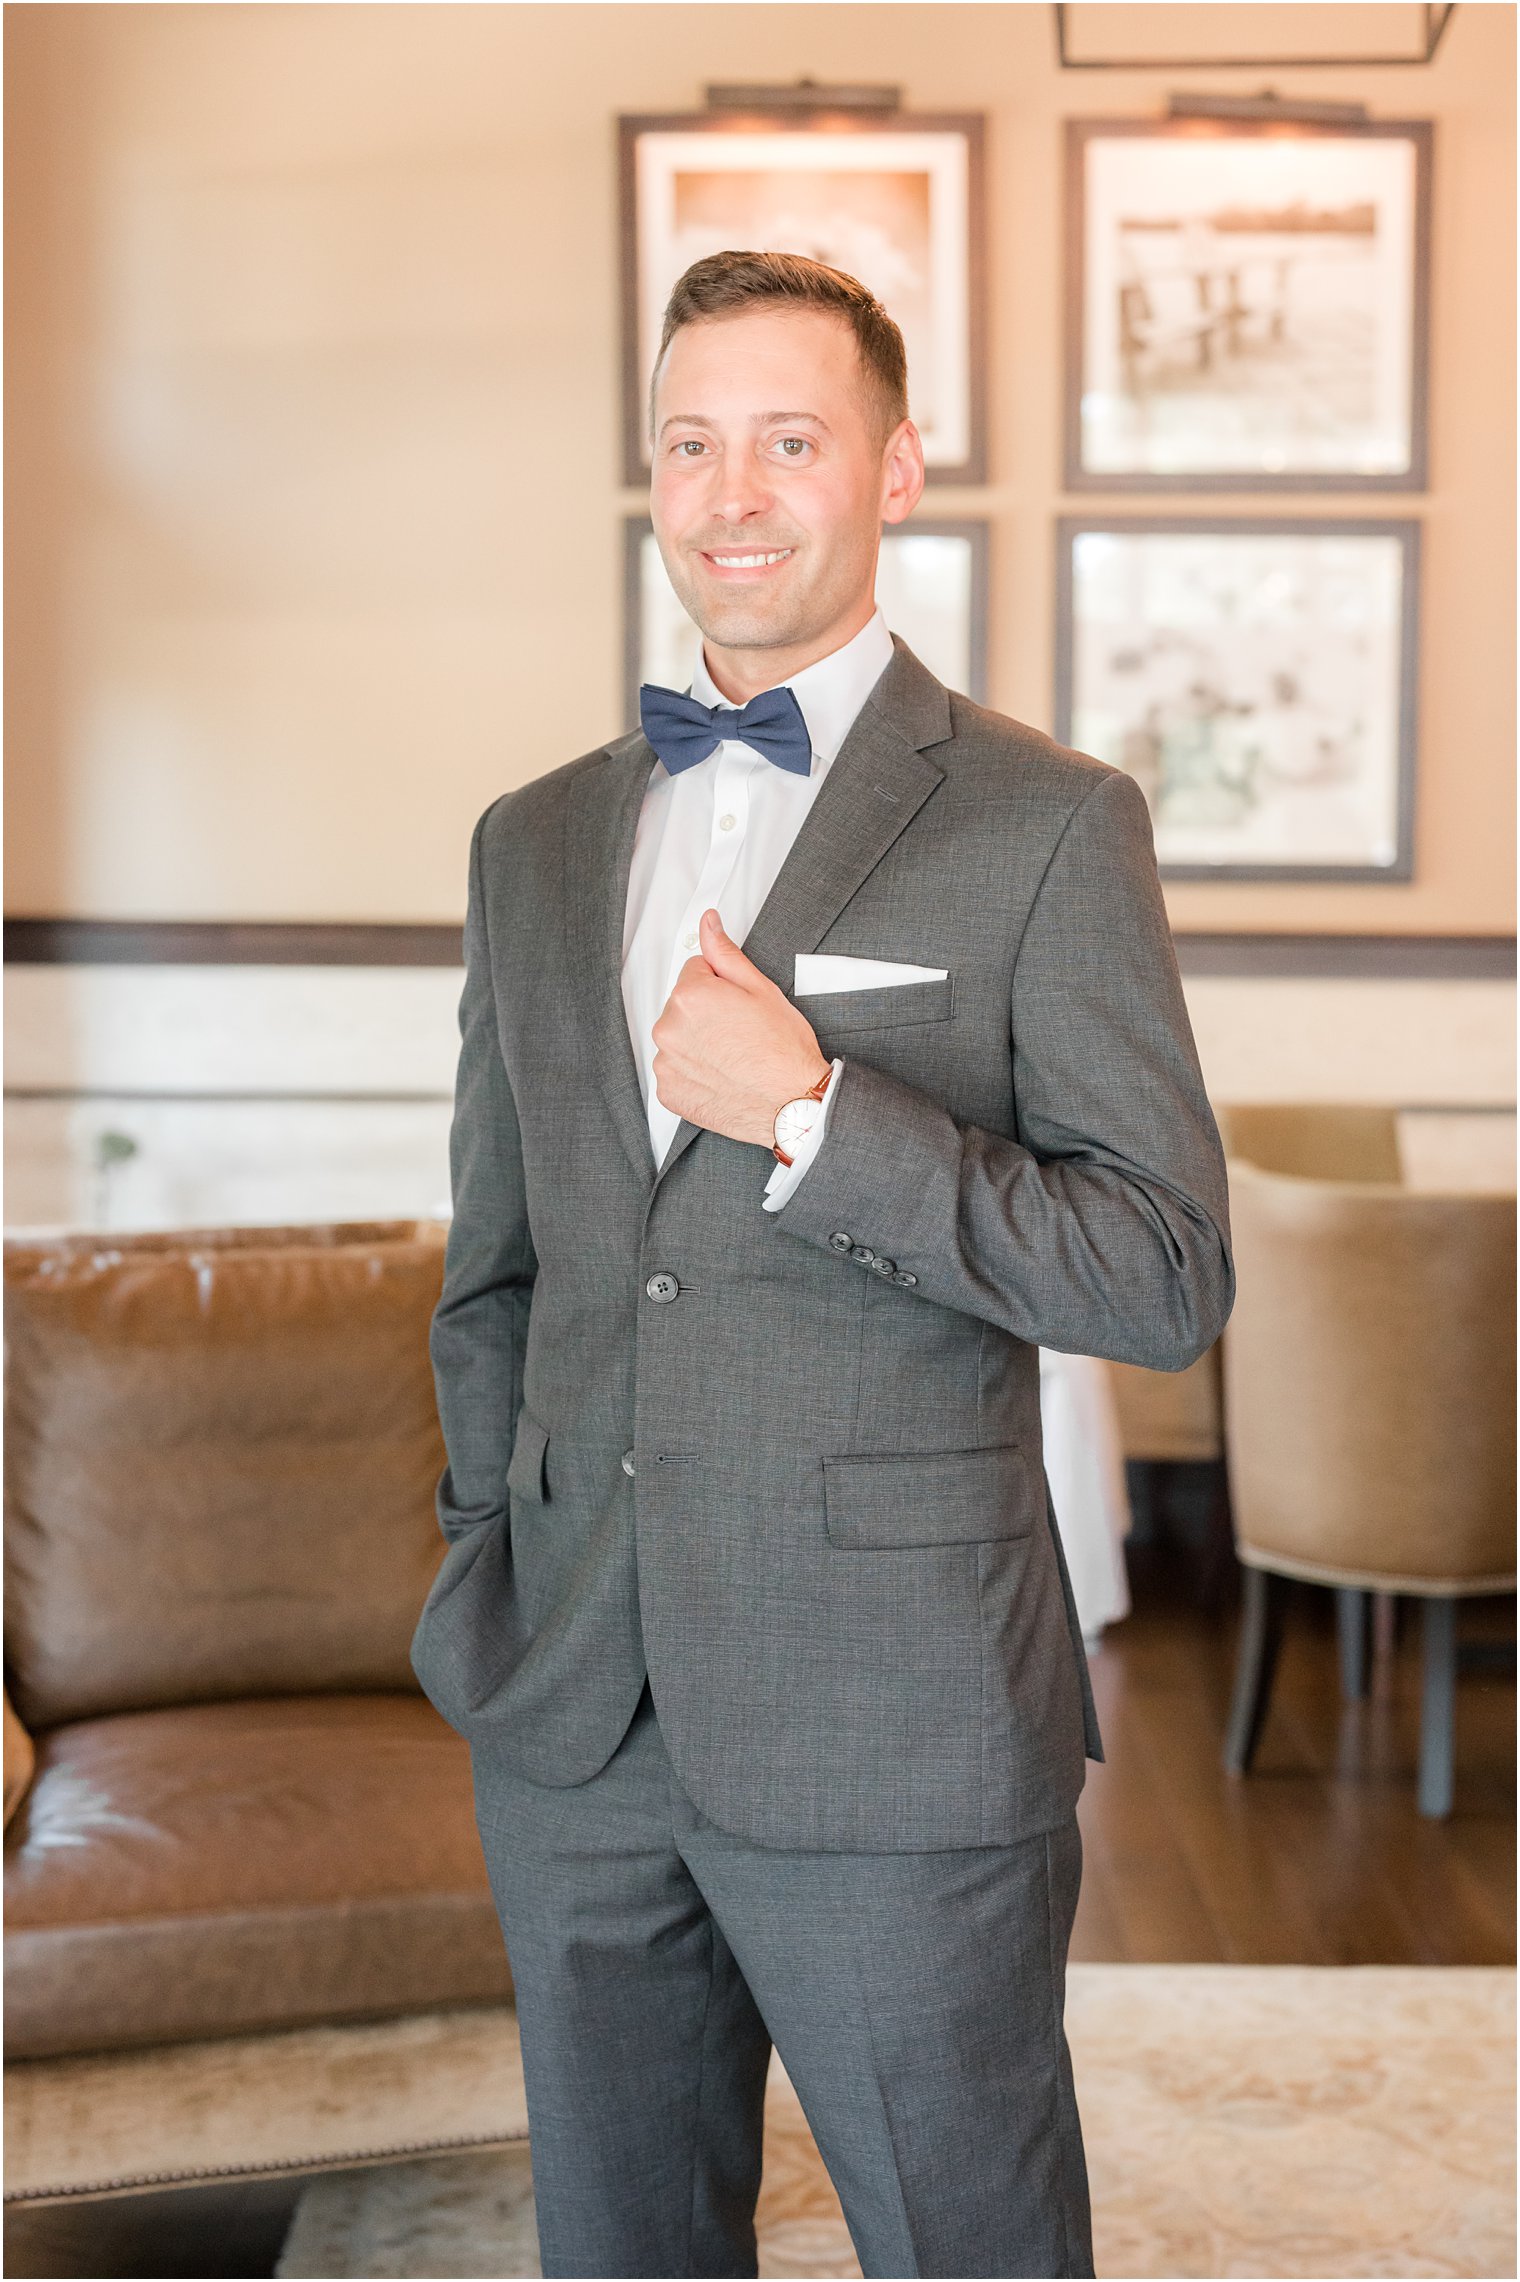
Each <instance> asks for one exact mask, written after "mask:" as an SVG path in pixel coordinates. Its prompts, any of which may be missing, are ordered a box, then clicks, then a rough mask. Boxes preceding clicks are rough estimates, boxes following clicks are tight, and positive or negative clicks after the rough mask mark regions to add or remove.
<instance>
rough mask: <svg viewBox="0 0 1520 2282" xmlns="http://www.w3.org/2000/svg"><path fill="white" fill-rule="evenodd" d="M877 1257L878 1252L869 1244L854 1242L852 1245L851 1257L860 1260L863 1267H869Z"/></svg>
mask: <svg viewBox="0 0 1520 2282" xmlns="http://www.w3.org/2000/svg"><path fill="white" fill-rule="evenodd" d="M875 1257H876V1254H875V1253H874V1252H873V1251H872V1250H871V1247H870V1245H869V1244H852V1245H851V1246H850V1258H851V1259H852V1260H858V1261H859V1262H860V1264H861V1266H862V1267H863V1268H869V1266H870V1265H871V1262H872V1261H873V1260H874V1259H875Z"/></svg>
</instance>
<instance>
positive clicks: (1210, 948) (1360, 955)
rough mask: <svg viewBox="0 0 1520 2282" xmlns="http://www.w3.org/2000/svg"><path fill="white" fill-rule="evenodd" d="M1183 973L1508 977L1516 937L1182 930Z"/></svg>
mask: <svg viewBox="0 0 1520 2282" xmlns="http://www.w3.org/2000/svg"><path fill="white" fill-rule="evenodd" d="M1174 941H1175V942H1176V945H1177V963H1178V965H1179V966H1180V967H1181V969H1182V971H1183V973H1184V974H1185V975H1228V976H1238V977H1244V978H1258V977H1271V976H1298V977H1303V978H1306V979H1314V980H1319V981H1335V980H1340V979H1353V978H1356V977H1367V978H1370V979H1373V980H1376V981H1379V982H1503V981H1505V980H1506V979H1508V978H1510V977H1512V976H1513V975H1514V972H1515V938H1514V937H1513V935H1191V934H1189V935H1178V936H1176V937H1174Z"/></svg>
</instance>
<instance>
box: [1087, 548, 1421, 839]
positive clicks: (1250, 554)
mask: <svg viewBox="0 0 1520 2282" xmlns="http://www.w3.org/2000/svg"><path fill="white" fill-rule="evenodd" d="M1418 570H1419V526H1418V524H1416V523H1413V522H1405V521H1393V520H1381V519H1380V520H1376V521H1374V520H1372V519H1371V518H1361V519H1335V518H1330V517H1326V518H1324V519H1316V520H1314V521H1309V520H1307V519H1306V520H1303V521H1298V520H1288V519H1283V520H1274V521H1266V520H1253V519H1251V518H1242V517H1226V516H1220V517H1215V518H1211V517H1203V516H1192V517H1190V516H1154V517H1150V516H1135V517H1123V518H1111V519H1109V520H1107V521H1089V520H1087V519H1085V518H1083V517H1080V516H1065V517H1063V518H1062V519H1061V521H1060V525H1059V543H1058V553H1057V566H1056V585H1057V605H1056V704H1055V722H1056V727H1055V733H1056V736H1057V737H1058V738H1059V739H1060V740H1061V741H1062V742H1063V743H1065V744H1069V745H1075V746H1076V747H1077V748H1078V749H1079V750H1080V751H1082V752H1086V753H1094V754H1096V755H1097V757H1098V759H1099V760H1101V761H1108V762H1110V763H1112V765H1113V766H1114V767H1116V768H1121V769H1124V770H1125V771H1127V773H1128V774H1129V775H1130V776H1132V777H1134V778H1136V780H1137V781H1138V782H1139V783H1140V785H1141V786H1142V787H1143V788H1144V791H1145V797H1146V800H1147V802H1148V804H1149V806H1150V812H1151V821H1152V824H1153V825H1154V827H1155V834H1156V857H1157V862H1158V863H1159V865H1160V868H1161V870H1162V872H1163V874H1164V875H1166V876H1168V877H1170V878H1172V879H1239V880H1286V879H1296V880H1407V879H1408V878H1409V877H1410V876H1411V873H1412V869H1413V863H1412V854H1413V806H1414V765H1415V696H1416V689H1415V673H1416V665H1415V661H1416V649H1417V643H1416V636H1417V631H1418V591H1417V589H1418Z"/></svg>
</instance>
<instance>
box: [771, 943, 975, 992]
mask: <svg viewBox="0 0 1520 2282" xmlns="http://www.w3.org/2000/svg"><path fill="white" fill-rule="evenodd" d="M793 956H794V957H795V958H796V961H797V973H796V977H795V979H794V981H793V983H792V990H793V993H794V995H795V996H796V997H798V998H807V997H814V998H816V997H817V996H818V995H819V994H820V993H821V992H823V991H829V990H873V989H875V988H876V986H877V985H878V984H880V983H937V982H941V981H943V979H944V977H945V974H946V973H947V971H948V970H947V969H946V968H944V967H906V966H903V965H902V964H901V963H900V962H899V961H897V960H895V959H849V958H845V957H844V956H843V955H842V954H840V953H837V952H831V953H828V954H825V953H823V952H819V951H797V952H795V953H794V954H793Z"/></svg>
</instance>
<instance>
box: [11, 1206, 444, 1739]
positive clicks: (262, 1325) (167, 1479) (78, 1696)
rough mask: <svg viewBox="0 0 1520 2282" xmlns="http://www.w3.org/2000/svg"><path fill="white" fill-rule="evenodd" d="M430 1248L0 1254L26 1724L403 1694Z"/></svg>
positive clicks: (427, 1532)
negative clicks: (254, 1700) (253, 1702)
mask: <svg viewBox="0 0 1520 2282" xmlns="http://www.w3.org/2000/svg"><path fill="white" fill-rule="evenodd" d="M442 1233H443V1232H442V1231H441V1229H435V1228H432V1227H430V1226H429V1224H426V1223H422V1224H418V1223H415V1222H401V1223H394V1224H390V1223H384V1222H379V1223H361V1224H356V1225H353V1226H350V1227H348V1228H345V1227H343V1226H342V1225H341V1224H335V1225H332V1226H329V1227H325V1228H317V1229H311V1230H306V1229H294V1230H286V1229H270V1230H262V1231H260V1230H254V1231H246V1230H244V1231H236V1230H222V1231H219V1232H217V1231H211V1232H197V1231H191V1232H188V1233H183V1232H175V1233H170V1234H167V1235H162V1236H148V1237H131V1238H123V1239H114V1238H101V1237H87V1238H83V1239H81V1238H78V1237H74V1238H60V1239H58V1240H56V1241H54V1242H49V1243H41V1244H37V1243H24V1242H18V1243H10V1244H7V1247H6V1331H7V1340H8V1369H7V1384H6V1483H7V1499H8V1512H7V1529H6V1609H5V1623H6V1655H7V1661H8V1665H9V1670H10V1677H11V1684H12V1691H13V1693H14V1696H15V1700H16V1708H17V1710H18V1711H19V1713H20V1715H21V1717H22V1719H23V1721H24V1722H25V1723H26V1725H27V1726H28V1727H29V1728H30V1729H31V1730H32V1731H33V1733H37V1732H38V1731H40V1730H42V1729H44V1728H48V1727H52V1726H55V1725H57V1724H58V1723H60V1722H61V1721H64V1720H73V1719H83V1718H90V1717H94V1716H97V1715H99V1714H101V1713H105V1712H111V1711H137V1710H143V1709H146V1708H148V1707H151V1706H153V1705H162V1704H173V1703H185V1702H197V1701H203V1700H206V1699H208V1698H216V1697H221V1698H232V1697H240V1696H246V1695H257V1694H278V1693H300V1692H303V1691H306V1690H309V1689H313V1688H333V1689H341V1688H360V1689H364V1688H406V1689H416V1687H417V1682H416V1676H415V1674H414V1673H413V1671H412V1668H411V1661H410V1656H409V1648H410V1643H411V1635H412V1631H413V1628H414V1626H415V1624H416V1620H417V1612H418V1610H419V1609H420V1608H421V1606H422V1603H423V1601H424V1599H425V1598H426V1596H427V1591H428V1587H429V1585H430V1584H431V1583H432V1579H433V1575H434V1572H435V1570H436V1569H437V1566H438V1563H439V1561H440V1560H441V1558H442V1556H443V1553H444V1551H445V1547H444V1544H443V1541H442V1537H441V1534H440V1531H439V1529H438V1524H437V1519H436V1515H435V1509H434V1493H435V1490H436V1488H437V1484H438V1479H439V1476H440V1474H441V1472H442V1469H443V1463H444V1449H443V1438H442V1435H441V1433H440V1431H439V1427H438V1416H437V1408H436V1402H435V1398H434V1390H433V1378H432V1367H431V1363H430V1360H429V1355H428V1327H429V1323H430V1320H431V1316H432V1311H433V1309H434V1307H435V1306H436V1304H437V1299H438V1294H439V1291H440V1288H441V1285H442V1276H443V1255H444V1246H443V1240H442ZM228 1239H233V1240H232V1241H228Z"/></svg>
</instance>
